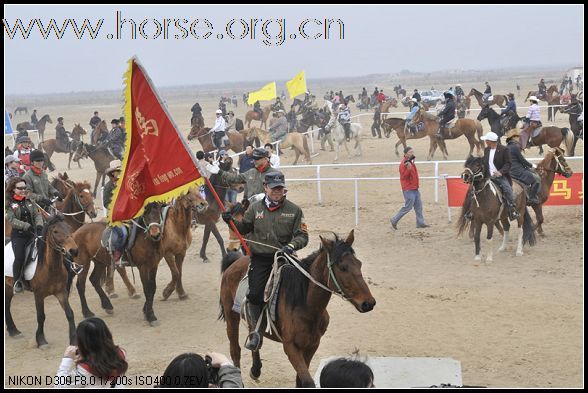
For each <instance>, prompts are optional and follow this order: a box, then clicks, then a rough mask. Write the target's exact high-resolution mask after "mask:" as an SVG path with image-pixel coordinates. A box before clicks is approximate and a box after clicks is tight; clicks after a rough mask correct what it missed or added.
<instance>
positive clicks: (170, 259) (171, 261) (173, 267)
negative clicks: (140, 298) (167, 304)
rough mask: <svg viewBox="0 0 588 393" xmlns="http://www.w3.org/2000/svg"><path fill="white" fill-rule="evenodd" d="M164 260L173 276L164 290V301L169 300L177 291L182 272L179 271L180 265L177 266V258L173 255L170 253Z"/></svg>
mask: <svg viewBox="0 0 588 393" xmlns="http://www.w3.org/2000/svg"><path fill="white" fill-rule="evenodd" d="M164 258H165V261H166V262H167V266H169V270H170V271H171V275H172V278H171V281H170V282H169V284H167V286H166V287H165V289H164V290H163V300H167V298H168V297H169V296H170V295H171V294H172V293H173V292H174V291H175V290H176V285H177V283H178V278H179V276H180V272H179V271H178V265H177V264H176V257H175V256H174V255H173V254H171V253H168V254H166V255H165V257H164Z"/></svg>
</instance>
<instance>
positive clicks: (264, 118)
mask: <svg viewBox="0 0 588 393" xmlns="http://www.w3.org/2000/svg"><path fill="white" fill-rule="evenodd" d="M271 111H272V108H271V107H270V106H266V107H265V108H263V109H262V112H263V116H262V118H261V119H260V118H259V114H258V113H257V112H255V111H247V113H246V114H245V123H247V128H251V121H252V120H257V121H261V125H260V127H265V129H266V130H267V124H266V122H267V119H268V117H269V115H270V113H271Z"/></svg>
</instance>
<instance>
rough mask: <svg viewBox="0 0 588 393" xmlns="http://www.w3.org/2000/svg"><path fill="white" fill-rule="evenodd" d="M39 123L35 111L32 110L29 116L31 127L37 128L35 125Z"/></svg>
mask: <svg viewBox="0 0 588 393" xmlns="http://www.w3.org/2000/svg"><path fill="white" fill-rule="evenodd" d="M38 122H39V119H37V110H36V109H34V110H33V114H32V115H31V125H32V126H33V127H34V128H37V123H38Z"/></svg>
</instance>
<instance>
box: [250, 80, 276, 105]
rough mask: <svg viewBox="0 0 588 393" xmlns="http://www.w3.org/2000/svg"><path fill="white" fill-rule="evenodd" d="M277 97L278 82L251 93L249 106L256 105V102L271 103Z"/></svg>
mask: <svg viewBox="0 0 588 393" xmlns="http://www.w3.org/2000/svg"><path fill="white" fill-rule="evenodd" d="M276 97H277V94H276V82H271V83H268V84H267V85H265V86H264V87H262V88H261V89H259V90H257V91H252V92H251V93H249V99H248V100H247V103H248V104H249V105H253V104H255V101H269V100H273V99H274V98H276Z"/></svg>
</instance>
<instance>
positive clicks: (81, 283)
mask: <svg viewBox="0 0 588 393" xmlns="http://www.w3.org/2000/svg"><path fill="white" fill-rule="evenodd" d="M89 268H90V263H88V264H86V265H85V268H84V270H82V272H81V273H80V274H78V279H77V281H76V288H77V290H78V295H79V296H80V303H81V304H82V315H83V316H84V318H90V317H93V316H94V313H93V312H92V311H91V310H90V308H89V307H88V302H87V300H86V279H87V278H88V270H89Z"/></svg>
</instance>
